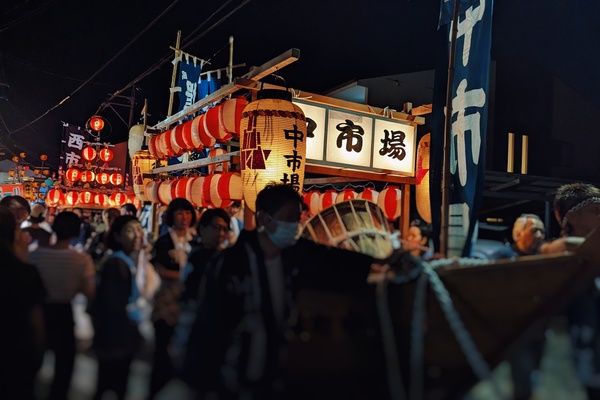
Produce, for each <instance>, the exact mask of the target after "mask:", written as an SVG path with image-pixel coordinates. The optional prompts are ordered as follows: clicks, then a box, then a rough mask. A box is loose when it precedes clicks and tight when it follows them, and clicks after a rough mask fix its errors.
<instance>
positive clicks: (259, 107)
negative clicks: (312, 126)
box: [240, 90, 306, 211]
mask: <svg viewBox="0 0 600 400" xmlns="http://www.w3.org/2000/svg"><path fill="white" fill-rule="evenodd" d="M257 97H258V100H257V101H253V102H252V103H250V104H248V105H247V106H246V108H245V109H244V112H243V114H242V120H241V130H242V134H241V138H240V164H241V169H242V187H243V190H244V200H245V202H246V206H247V207H248V208H249V209H250V210H252V211H254V210H255V209H256V196H257V194H258V193H259V192H260V191H261V190H262V189H263V188H264V187H265V186H266V185H267V184H269V183H270V182H275V183H284V184H288V185H291V186H293V187H294V188H295V189H296V190H297V191H298V192H300V191H301V189H302V186H303V185H304V169H305V165H306V117H305V116H304V113H303V112H302V109H300V107H298V106H297V105H295V104H294V103H292V101H291V94H290V93H289V92H287V91H282V90H261V91H259V92H258V94H257Z"/></svg>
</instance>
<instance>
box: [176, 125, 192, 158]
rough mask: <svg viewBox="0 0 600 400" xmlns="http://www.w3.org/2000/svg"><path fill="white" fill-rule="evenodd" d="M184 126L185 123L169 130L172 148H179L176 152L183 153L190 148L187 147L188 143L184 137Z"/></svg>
mask: <svg viewBox="0 0 600 400" xmlns="http://www.w3.org/2000/svg"><path fill="white" fill-rule="evenodd" d="M184 127H185V124H181V125H177V126H176V127H175V129H173V130H172V131H171V143H172V144H173V148H176V147H178V148H179V151H178V152H176V153H177V154H183V152H185V151H188V150H191V149H192V148H190V147H188V144H187V142H186V141H185V139H184V132H183V129H184Z"/></svg>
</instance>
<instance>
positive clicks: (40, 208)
mask: <svg viewBox="0 0 600 400" xmlns="http://www.w3.org/2000/svg"><path fill="white" fill-rule="evenodd" d="M45 213H46V207H44V205H43V204H40V203H35V204H34V205H33V206H31V213H30V214H29V222H31V224H33V225H35V224H39V223H42V222H44V219H45V218H46V216H45Z"/></svg>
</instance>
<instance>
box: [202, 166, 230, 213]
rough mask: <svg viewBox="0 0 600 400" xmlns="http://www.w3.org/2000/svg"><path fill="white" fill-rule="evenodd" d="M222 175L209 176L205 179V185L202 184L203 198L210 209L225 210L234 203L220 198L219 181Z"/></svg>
mask: <svg viewBox="0 0 600 400" xmlns="http://www.w3.org/2000/svg"><path fill="white" fill-rule="evenodd" d="M220 179H221V174H214V175H207V176H205V177H204V183H203V184H202V198H203V199H204V202H205V203H207V204H208V206H209V207H214V208H223V207H227V206H228V205H230V204H231V203H232V201H231V200H228V199H223V198H221V196H219V191H218V187H219V180H220Z"/></svg>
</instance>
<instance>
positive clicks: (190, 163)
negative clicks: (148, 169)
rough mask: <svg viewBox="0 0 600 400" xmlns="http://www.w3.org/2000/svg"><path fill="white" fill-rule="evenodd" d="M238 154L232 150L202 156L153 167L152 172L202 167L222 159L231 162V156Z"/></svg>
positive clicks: (158, 172) (238, 153)
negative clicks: (198, 158)
mask: <svg viewBox="0 0 600 400" xmlns="http://www.w3.org/2000/svg"><path fill="white" fill-rule="evenodd" d="M239 155H240V152H239V151H233V152H231V153H227V154H220V155H218V156H214V157H207V158H202V159H200V160H194V161H188V162H186V163H181V164H173V165H167V166H166V167H159V168H154V169H153V170H152V173H153V174H160V173H163V172H173V171H180V170H182V169H192V168H198V167H202V166H205V165H210V164H217V163H220V162H223V161H230V162H231V161H232V159H233V157H235V156H239Z"/></svg>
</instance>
